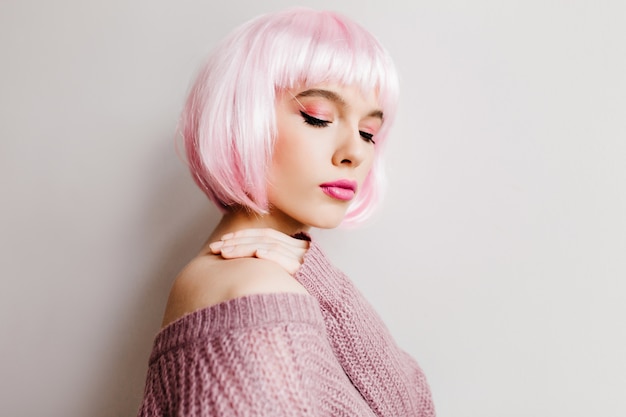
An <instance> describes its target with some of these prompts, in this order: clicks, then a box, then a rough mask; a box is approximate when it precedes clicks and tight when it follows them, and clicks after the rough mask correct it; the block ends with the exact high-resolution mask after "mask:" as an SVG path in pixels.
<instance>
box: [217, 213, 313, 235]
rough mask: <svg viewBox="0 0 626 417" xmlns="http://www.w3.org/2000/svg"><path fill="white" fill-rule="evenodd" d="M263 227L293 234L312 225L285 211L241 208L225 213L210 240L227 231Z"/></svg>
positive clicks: (305, 230) (306, 230)
mask: <svg viewBox="0 0 626 417" xmlns="http://www.w3.org/2000/svg"><path fill="white" fill-rule="evenodd" d="M263 228H271V229H275V230H278V231H279V232H282V233H285V234H286V235H290V236H291V235H294V234H296V233H299V232H308V230H309V229H310V226H307V225H304V224H302V223H300V222H298V221H296V220H294V219H293V218H291V217H289V216H287V215H285V214H284V213H279V212H270V213H268V214H265V215H262V214H257V213H254V212H252V211H250V210H246V209H239V210H233V211H229V212H227V213H226V214H224V216H223V217H222V219H221V220H220V222H219V223H218V225H217V226H216V227H215V229H214V230H213V233H211V236H210V237H209V242H214V241H216V240H219V239H220V238H221V237H222V236H223V235H225V234H226V233H232V232H236V231H238V230H243V229H263Z"/></svg>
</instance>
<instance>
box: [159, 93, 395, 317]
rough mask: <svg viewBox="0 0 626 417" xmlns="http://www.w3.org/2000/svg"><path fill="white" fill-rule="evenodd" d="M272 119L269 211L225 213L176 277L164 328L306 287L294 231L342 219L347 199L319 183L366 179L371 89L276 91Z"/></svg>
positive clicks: (373, 116) (372, 125)
mask: <svg viewBox="0 0 626 417" xmlns="http://www.w3.org/2000/svg"><path fill="white" fill-rule="evenodd" d="M276 122H277V130H278V137H277V140H276V143H275V148H274V157H273V160H272V166H271V167H270V170H269V174H268V200H269V203H270V204H269V205H270V208H269V212H268V213H267V214H264V215H260V214H257V213H253V212H251V211H250V210H247V209H245V208H240V209H237V210H232V211H229V212H227V213H226V214H224V216H223V217H222V219H221V221H220V222H219V224H218V225H217V226H216V228H215V229H214V230H213V232H212V233H211V235H210V236H209V238H208V239H207V242H206V244H205V245H204V246H203V247H202V248H201V250H200V251H199V253H198V254H197V255H196V256H195V257H194V258H193V259H192V260H191V261H190V262H189V263H188V264H187V266H185V267H184V268H183V270H182V271H181V272H180V273H179V275H178V276H177V278H176V280H175V282H174V284H173V286H172V289H171V291H170V295H169V299H168V302H167V307H166V310H165V314H164V318H163V323H162V326H166V325H168V324H170V323H171V322H173V321H175V320H176V319H178V318H180V317H182V316H184V315H185V314H188V313H191V312H193V311H196V310H199V309H202V308H206V307H209V306H211V305H214V304H218V303H220V302H223V301H227V300H230V299H233V298H237V297H242V296H247V295H253V294H266V293H285V292H290V293H301V294H306V293H307V291H306V290H305V289H304V287H303V286H302V285H301V284H300V283H299V282H298V281H296V280H295V279H294V278H293V274H294V273H295V272H296V271H297V270H298V268H299V267H300V265H301V264H302V262H303V258H304V255H305V253H306V251H307V249H308V242H307V241H303V240H299V239H295V238H292V237H291V235H294V234H296V233H299V232H308V231H309V230H310V228H311V227H320V228H333V227H336V226H338V225H339V223H341V221H342V219H343V217H344V216H345V213H346V211H347V209H348V206H349V204H350V201H347V200H342V199H338V198H334V197H333V196H331V195H328V194H327V193H324V192H323V191H322V189H321V188H320V184H322V183H326V182H329V181H336V180H340V179H347V180H351V181H355V182H356V183H357V184H358V186H359V187H360V186H361V185H362V184H363V181H364V180H365V178H366V176H367V174H368V172H369V170H370V168H371V166H372V162H373V159H374V153H375V143H374V141H375V135H376V132H377V131H378V130H379V129H380V127H381V125H382V122H383V113H382V111H381V110H380V108H379V106H378V103H377V98H376V96H375V95H374V94H369V95H367V96H364V95H362V94H361V91H360V90H359V89H358V88H355V87H352V86H340V85H333V84H330V85H326V84H323V85H316V86H312V87H307V88H302V89H293V90H289V91H285V92H284V93H283V94H281V95H279V97H278V98H277V101H276ZM357 193H358V188H357Z"/></svg>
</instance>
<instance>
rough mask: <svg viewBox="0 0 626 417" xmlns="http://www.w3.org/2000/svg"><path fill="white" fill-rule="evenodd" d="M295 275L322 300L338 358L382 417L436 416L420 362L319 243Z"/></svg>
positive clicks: (329, 337)
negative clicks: (399, 342)
mask: <svg viewBox="0 0 626 417" xmlns="http://www.w3.org/2000/svg"><path fill="white" fill-rule="evenodd" d="M295 277H296V279H297V280H298V281H299V282H300V283H301V284H302V285H303V286H304V287H305V288H306V289H307V291H308V292H309V293H310V294H311V295H313V296H314V297H315V298H316V299H317V300H318V302H319V304H320V308H321V310H322V316H323V317H324V323H325V325H326V331H327V333H328V339H329V340H330V343H331V345H332V347H333V351H334V353H335V357H336V358H337V360H338V361H339V363H340V364H341V366H342V368H343V369H344V371H345V372H346V374H347V375H348V377H349V378H350V380H351V381H352V383H353V384H354V386H355V387H356V388H357V389H358V390H359V392H360V393H361V395H362V396H363V398H364V399H365V401H367V403H368V404H369V406H370V407H371V409H372V410H373V411H374V412H375V414H376V415H377V416H381V417H382V416H389V417H392V416H393V417H400V416H411V417H431V416H435V409H434V406H433V402H432V397H431V393H430V389H429V387H428V383H427V382H426V378H425V376H424V373H423V372H422V370H421V369H420V367H419V366H418V364H417V363H416V362H415V361H414V360H413V359H412V358H411V357H410V356H409V355H408V354H407V353H405V352H404V351H402V350H401V349H400V348H399V347H398V346H397V345H396V343H395V341H394V340H393V338H392V337H391V334H390V333H389V331H388V330H387V328H386V326H385V325H384V324H383V322H382V320H381V319H380V318H379V316H378V314H376V312H375V311H374V309H373V308H372V306H371V305H370V304H369V303H368V302H367V301H366V300H365V298H364V297H363V295H362V294H361V293H360V292H359V290H358V289H357V288H356V287H355V286H354V283H352V281H350V279H349V278H348V277H347V276H346V275H345V274H344V273H343V272H341V271H340V270H339V269H337V268H336V267H334V266H333V265H332V264H331V263H330V262H329V261H328V259H327V258H326V256H325V255H324V253H323V252H322V250H321V248H320V247H319V246H318V245H317V244H316V243H315V241H311V245H310V248H309V250H308V251H307V253H306V254H305V259H304V263H303V264H302V267H301V268H300V269H299V270H298V271H297V272H296V275H295Z"/></svg>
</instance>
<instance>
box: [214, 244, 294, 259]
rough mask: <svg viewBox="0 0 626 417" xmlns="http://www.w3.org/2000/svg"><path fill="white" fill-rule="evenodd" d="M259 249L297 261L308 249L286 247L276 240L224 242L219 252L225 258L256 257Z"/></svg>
mask: <svg viewBox="0 0 626 417" xmlns="http://www.w3.org/2000/svg"><path fill="white" fill-rule="evenodd" d="M257 250H264V251H267V252H271V253H276V254H279V255H280V256H282V257H286V258H292V259H295V260H296V261H299V260H300V259H302V258H303V257H304V253H305V252H306V249H300V250H299V251H296V250H294V249H293V248H288V247H285V246H284V245H283V244H280V243H276V242H270V243H263V242H252V243H247V244H238V245H227V244H224V245H223V246H221V248H220V249H219V253H220V254H221V255H222V257H223V258H226V259H234V258H245V257H254V256H255V254H256V251H257Z"/></svg>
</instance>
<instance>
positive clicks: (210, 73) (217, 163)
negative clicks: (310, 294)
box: [180, 8, 398, 224]
mask: <svg viewBox="0 0 626 417" xmlns="http://www.w3.org/2000/svg"><path fill="white" fill-rule="evenodd" d="M328 82H330V83H337V84H340V85H356V86H359V88H360V89H361V90H362V91H363V92H364V93H366V92H370V91H376V92H377V95H378V101H379V105H380V106H381V108H382V110H383V112H384V123H383V127H382V128H381V130H380V131H379V132H378V133H377V134H376V149H377V150H376V157H375V161H374V164H373V166H372V169H371V171H370V173H369V175H368V177H367V179H366V180H365V183H364V184H363V186H362V187H361V191H360V192H359V194H358V195H357V197H356V198H355V200H354V201H353V202H352V204H351V205H350V207H349V209H348V212H347V214H346V217H345V219H344V224H355V223H359V222H361V221H363V220H365V219H366V218H367V217H368V216H369V215H370V213H371V212H372V210H373V209H374V207H375V205H376V203H377V202H378V201H379V199H380V197H381V194H382V192H383V187H384V174H383V166H382V158H381V153H382V152H381V151H382V147H383V145H384V143H385V138H386V136H387V133H388V131H389V128H390V126H391V124H392V123H391V122H392V121H393V118H394V116H395V112H396V105H397V97H398V77H397V74H396V71H395V68H394V65H393V63H392V61H391V59H390V57H389V55H388V54H387V52H386V51H385V49H384V48H383V47H382V46H381V45H380V43H379V42H378V41H377V40H376V38H374V36H372V35H371V34H370V33H369V32H367V31H366V30H365V29H363V28H362V27H361V26H359V25H357V24H356V23H354V22H352V21H351V20H349V19H347V18H345V17H343V16H341V15H338V14H336V13H333V12H327V11H315V10H309V9H300V8H298V9H290V10H287V11H283V12H278V13H272V14H266V15H262V16H259V17H257V18H255V19H253V20H251V21H249V22H247V23H245V24H243V25H242V26H240V27H239V28H237V29H235V30H234V31H233V32H232V33H231V34H230V35H229V36H228V37H227V38H226V39H224V40H223V41H222V42H221V43H220V44H219V45H218V46H217V48H216V49H215V50H214V51H213V52H212V54H211V55H210V56H209V58H208V60H207V62H206V63H205V65H204V66H203V67H202V68H201V70H200V72H199V74H198V76H197V78H196V80H195V82H194V84H193V85H192V87H191V91H190V93H189V96H188V98H187V102H186V104H185V108H184V110H183V113H182V116H181V121H180V132H181V134H182V137H183V140H184V144H185V149H186V154H187V159H188V162H189V166H190V170H191V173H192V175H193V178H194V180H195V181H196V183H197V184H198V186H199V187H200V188H201V189H202V191H204V192H205V193H206V195H207V196H208V197H209V199H211V200H212V201H213V202H214V203H215V204H216V205H217V206H218V207H220V208H221V209H222V210H228V209H229V207H232V206H244V207H247V208H248V209H250V210H253V211H255V212H257V213H267V211H268V200H267V188H266V187H267V169H268V167H269V166H270V164H271V161H272V153H273V147H274V140H275V137H276V116H275V102H276V97H277V94H278V93H279V92H281V91H283V90H285V89H290V88H294V87H296V86H304V87H306V86H309V85H315V84H320V83H328Z"/></svg>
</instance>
